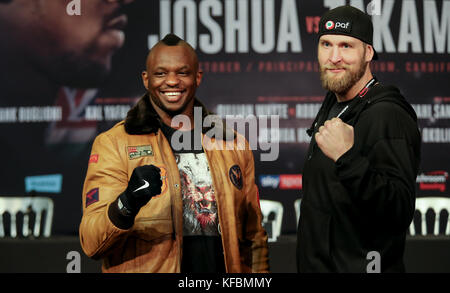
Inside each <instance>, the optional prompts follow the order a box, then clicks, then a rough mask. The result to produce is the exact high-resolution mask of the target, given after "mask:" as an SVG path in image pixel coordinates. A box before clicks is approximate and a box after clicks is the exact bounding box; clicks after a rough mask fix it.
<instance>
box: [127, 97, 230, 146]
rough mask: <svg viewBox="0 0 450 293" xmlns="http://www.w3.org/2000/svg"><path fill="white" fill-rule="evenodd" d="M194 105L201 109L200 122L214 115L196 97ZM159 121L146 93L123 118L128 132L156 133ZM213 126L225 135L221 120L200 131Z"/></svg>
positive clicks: (159, 125) (203, 127) (206, 130)
mask: <svg viewBox="0 0 450 293" xmlns="http://www.w3.org/2000/svg"><path fill="white" fill-rule="evenodd" d="M194 107H200V108H201V109H202V122H203V121H204V119H205V117H206V116H208V115H214V113H212V112H210V111H208V109H206V107H205V106H204V105H203V104H202V103H201V102H200V101H199V100H198V99H197V98H194ZM161 123H162V121H161V119H160V117H159V116H158V114H157V113H156V111H155V109H154V108H153V105H152V104H151V103H150V97H149V96H148V94H145V95H144V96H143V97H141V98H140V99H139V101H138V102H137V104H136V105H135V106H134V107H133V108H131V109H130V111H128V114H127V117H126V118H125V131H126V132H127V133H128V134H149V133H156V132H158V129H159V128H161ZM213 127H220V131H222V132H223V134H224V136H223V137H224V138H226V137H227V136H226V132H225V129H226V126H225V122H223V121H222V125H216V124H215V123H212V126H209V127H205V126H202V133H207V132H208V130H210V129H212V128H213ZM234 138H235V134H234V135H233V139H234Z"/></svg>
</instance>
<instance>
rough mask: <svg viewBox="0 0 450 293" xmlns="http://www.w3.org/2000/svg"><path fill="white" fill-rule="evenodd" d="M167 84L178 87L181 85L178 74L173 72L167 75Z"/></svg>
mask: <svg viewBox="0 0 450 293" xmlns="http://www.w3.org/2000/svg"><path fill="white" fill-rule="evenodd" d="M165 82H166V84H167V85H169V86H176V85H178V84H179V83H180V79H179V78H178V75H177V74H176V73H174V72H171V73H168V74H167V77H166V80H165Z"/></svg>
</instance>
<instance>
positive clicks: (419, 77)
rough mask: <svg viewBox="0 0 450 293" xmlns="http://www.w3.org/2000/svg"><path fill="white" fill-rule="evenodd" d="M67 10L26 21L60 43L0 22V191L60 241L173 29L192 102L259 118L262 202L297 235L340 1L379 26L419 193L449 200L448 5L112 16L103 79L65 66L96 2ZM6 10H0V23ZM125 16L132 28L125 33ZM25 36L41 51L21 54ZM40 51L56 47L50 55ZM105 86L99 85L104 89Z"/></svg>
mask: <svg viewBox="0 0 450 293" xmlns="http://www.w3.org/2000/svg"><path fill="white" fill-rule="evenodd" d="M13 2H14V1H13ZM30 2H33V1H30ZM55 2H56V1H55ZM60 2H64V5H61V6H59V8H54V9H53V10H51V11H50V10H49V11H46V13H41V14H39V12H38V10H35V11H34V10H30V11H31V12H30V14H29V17H40V18H41V19H40V23H46V22H47V21H48V20H50V19H51V21H52V22H51V23H50V22H49V23H50V24H49V26H48V27H47V28H46V29H48V30H49V31H50V30H53V29H55V30H56V29H58V30H59V31H62V29H63V28H64V27H65V26H66V25H67V23H69V22H70V23H71V26H70V27H68V29H67V31H66V32H64V34H63V33H59V34H55V35H57V36H58V37H59V38H60V39H58V38H56V37H55V38H50V37H48V38H47V36H48V34H46V35H39V34H38V33H36V34H33V29H32V28H31V29H30V30H31V31H27V30H28V29H25V30H24V29H23V26H21V25H19V24H18V23H15V22H14V21H9V20H10V19H9V18H8V17H16V18H21V17H27V16H26V15H25V13H23V11H21V10H20V9H18V10H17V15H15V16H14V15H13V16H11V15H10V14H11V13H9V15H6V16H5V14H2V13H0V24H2V26H1V27H0V34H1V35H0V37H1V38H2V44H1V45H0V47H1V51H0V52H2V53H3V54H2V58H3V60H2V61H1V62H0V65H2V66H1V68H0V72H1V79H0V89H1V91H0V97H1V98H0V133H1V136H0V137H1V143H0V148H1V154H2V156H3V157H4V159H5V161H6V164H5V163H3V164H2V168H1V169H2V171H1V177H0V178H1V179H0V180H1V184H0V193H1V195H8V196H13V195H15V196H23V195H26V194H31V195H45V196H51V197H52V198H53V199H54V201H55V216H54V225H53V228H54V229H53V233H54V234H76V233H77V231H78V225H79V223H80V219H81V210H82V206H81V199H82V185H83V181H84V176H85V174H86V169H87V165H88V161H89V154H90V148H91V146H92V142H93V140H94V138H95V136H96V135H97V134H98V133H100V132H102V131H105V130H107V129H109V128H110V127H111V126H113V125H114V124H115V123H117V122H118V121H120V120H121V119H123V118H124V117H125V116H126V113H127V111H128V110H129V108H130V107H131V106H132V105H133V104H134V103H135V102H136V100H137V99H138V98H139V97H140V96H141V95H142V94H144V93H145V89H144V87H143V85H142V81H141V72H142V70H144V69H145V59H146V55H147V53H148V50H149V49H150V48H151V46H153V45H154V44H155V43H156V42H157V41H158V40H159V39H160V38H162V37H164V36H165V35H166V34H167V33H169V32H173V33H175V34H177V35H178V36H180V37H181V38H183V39H185V40H186V41H188V42H189V43H190V44H191V45H192V46H193V47H194V48H195V49H196V51H197V53H198V56H199V61H200V67H201V68H202V70H203V71H204V77H203V81H202V84H201V86H200V88H199V89H198V92H197V97H198V98H199V99H200V100H201V101H202V102H203V103H204V104H205V105H206V106H207V107H208V108H209V109H210V110H212V111H213V112H215V113H217V114H219V115H221V116H222V117H224V118H225V117H226V115H241V116H242V117H243V118H244V119H245V118H249V117H250V118H251V117H253V118H256V121H257V127H256V133H257V135H258V140H257V141H256V143H255V148H254V155H255V170H256V174H255V182H256V183H257V185H258V187H259V192H260V198H261V199H270V200H275V201H279V202H281V203H282V204H283V206H284V218H283V226H282V232H283V233H295V231H296V219H295V212H294V206H293V203H294V200H296V199H297V198H301V196H302V168H303V163H304V159H305V152H306V149H307V147H308V144H309V137H308V136H307V134H306V129H307V128H309V127H310V124H311V123H312V121H313V119H314V117H315V114H316V113H317V111H318V109H319V107H320V104H321V102H322V100H323V97H324V95H325V91H324V90H323V89H322V88H321V85H320V80H319V73H318V64H317V53H316V49H317V31H318V23H319V19H320V16H321V15H322V14H323V13H324V12H326V11H327V10H328V9H330V8H334V7H335V6H338V5H342V4H351V5H353V6H356V7H358V8H360V9H361V10H364V11H366V12H367V13H369V14H371V15H372V19H373V22H374V28H375V31H374V47H375V49H376V51H377V52H378V54H379V60H378V61H373V62H372V70H373V72H374V74H375V75H376V77H377V78H378V79H379V81H381V82H382V83H385V84H393V85H396V86H397V87H398V88H399V89H400V90H401V92H402V93H403V95H404V96H405V97H406V99H407V100H408V101H409V102H410V103H411V104H412V105H413V107H414V109H415V110H416V112H417V115H418V118H419V125H420V130H421V133H422V160H421V161H422V163H421V168H420V172H419V176H418V178H417V185H416V187H417V196H418V197H422V196H450V193H449V191H448V172H449V168H450V155H449V143H450V120H449V119H450V87H449V80H450V79H449V77H450V74H449V73H450V55H449V52H450V1H438V0H436V1H432V0H427V1H412V0H405V1H393V0H384V1H345V0H342V1H339V0H335V1H333V0H323V1H301V0H297V1H296V0H277V1H275V0H201V1H193V0H173V1H171V0H157V1H147V0H146V1H143V0H141V1H134V2H133V3H131V4H130V5H128V6H126V7H123V8H121V9H120V11H115V12H111V15H113V16H114V17H116V18H114V17H113V16H110V17H109V16H108V18H107V22H106V23H107V24H108V25H110V26H112V27H115V28H120V29H124V34H125V43H124V44H123V45H122V44H120V45H118V46H116V47H114V50H110V51H106V50H97V51H98V54H104V55H105V56H106V57H105V60H106V61H105V62H104V63H106V65H105V68H106V69H104V70H102V69H101V68H100V69H98V66H97V67H96V66H92V67H89V64H90V63H89V62H88V61H86V60H84V59H82V58H75V57H70V56H77V54H76V52H75V53H74V52H73V51H74V50H75V49H76V48H77V47H76V46H74V45H70V44H72V43H71V42H76V41H81V40H82V39H83V36H86V35H88V34H89V33H90V32H91V31H93V30H95V27H94V26H93V25H92V22H90V21H91V20H90V19H91V17H94V16H95V15H94V14H95V13H100V11H98V10H95V11H93V10H90V5H91V4H90V3H93V2H96V0H95V1H87V0H85V1H81V5H80V7H79V8H80V11H79V12H80V13H79V14H80V15H76V14H74V15H69V14H68V12H67V11H66V6H65V5H67V3H69V1H60ZM88 2H89V3H88ZM5 5H8V4H4V3H2V4H0V12H1V9H5ZM61 8H63V9H61ZM36 9H37V8H36ZM58 9H59V10H58ZM122 13H123V14H125V15H127V17H128V23H127V25H126V27H125V26H124V25H125V21H124V18H123V17H121V16H120V15H121V14H122ZM30 15H31V16H30ZM1 17H4V18H5V19H6V20H5V19H3V20H2V19H1ZM99 17H100V16H99ZM58 21H59V22H60V23H58ZM83 22H89V28H90V29H89V28H88V29H87V30H86V31H81V29H82V28H83V27H85V25H84V24H83ZM5 23H8V24H9V25H8V26H5V25H3V24H5ZM11 23H12V24H11ZM14 30H17V32H16V31H14ZM65 37H67V39H68V40H66V39H65ZM98 38H99V39H100V38H102V36H99V37H98ZM27 39H30V40H32V42H33V44H35V45H36V48H35V49H33V50H31V49H30V50H28V49H27V48H28V47H29V46H27ZM59 40H61V42H62V43H64V42H66V43H64V44H69V45H67V46H66V47H67V48H70V49H68V51H70V52H71V54H72V55H70V54H61V56H62V57H61V58H60V57H59V55H58V54H57V53H56V49H59V48H65V46H64V45H59V43H58V42H59ZM63 40H64V41H63ZM44 42H49V43H50V45H48V48H47V47H46V46H45V44H43V43H44ZM80 50H81V51H82V52H83V54H84V53H85V55H84V56H87V54H88V53H91V52H93V51H94V50H93V49H92V46H91V47H88V48H85V49H80ZM30 56H31V57H30ZM68 56H69V57H68ZM98 58H100V57H98ZM108 58H112V59H111V64H107V63H108V62H107V61H108ZM91 59H93V57H92V58H91ZM91 59H89V60H91ZM35 60H37V61H35ZM99 60H100V59H99ZM28 61H29V62H28ZM46 65H49V66H48V69H47V67H46ZM59 65H61V66H59ZM72 71H73V74H71V73H72ZM75 73H78V74H75ZM66 76H68V77H67V78H65V77H66ZM97 76H101V77H102V78H98V81H96V79H97ZM44 85H46V86H45V87H44ZM267 115H278V117H279V130H280V131H279V137H278V140H279V148H278V149H276V144H274V142H276V141H277V140H276V138H275V140H274V138H273V137H272V138H271V137H270V133H271V132H270V129H269V127H268V125H267V124H265V123H263V122H264V119H265V117H267ZM269 121H270V120H269ZM270 125H272V126H273V125H274V124H270ZM249 128H250V127H247V131H246V133H245V136H246V137H247V138H250V137H251V135H250V136H249V131H248V130H249ZM250 132H251V133H252V134H255V131H254V130H253V131H250ZM267 141H269V142H270V144H269V148H268V146H267V144H264V142H267ZM269 152H272V154H276V159H275V160H270V161H267V160H266V161H265V160H263V159H262V158H263V156H262V154H264V153H269ZM218 188H220V187H218ZM83 196H84V195H83Z"/></svg>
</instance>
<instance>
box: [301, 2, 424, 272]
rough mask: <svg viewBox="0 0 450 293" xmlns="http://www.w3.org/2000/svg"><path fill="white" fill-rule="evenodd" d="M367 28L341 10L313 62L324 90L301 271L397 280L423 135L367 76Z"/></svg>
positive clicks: (400, 103)
mask: <svg viewBox="0 0 450 293" xmlns="http://www.w3.org/2000/svg"><path fill="white" fill-rule="evenodd" d="M372 37H373V25H372V21H371V19H370V17H369V16H368V15H367V14H365V13H363V12H362V11H360V10H358V9H356V8H354V7H351V6H341V7H338V8H335V9H332V10H330V11H328V12H326V13H325V14H324V15H323V16H322V18H321V20H320V23H319V43H318V61H319V66H320V79H321V81H322V86H323V87H324V88H325V89H326V90H328V93H327V95H326V97H325V100H324V102H323V104H322V107H321V108H320V110H319V112H318V114H317V117H316V119H315V120H314V122H313V125H312V126H311V128H310V129H309V130H308V134H309V135H310V136H312V139H311V143H310V146H309V150H308V152H307V158H306V160H305V162H306V163H305V165H304V168H303V192H304V193H303V195H302V202H301V212H300V219H299V225H298V239H297V266H298V270H299V271H300V272H366V271H377V272H403V271H404V263H403V252H404V247H405V238H406V231H407V229H408V227H409V225H410V223H411V221H412V219H413V215H414V208H415V179H416V176H417V172H418V168H419V163H420V141H421V138H420V133H419V129H418V126H417V117H416V114H415V112H414V110H413V108H412V107H411V105H410V104H409V103H408V102H407V101H406V100H405V98H404V97H403V96H402V95H401V94H400V91H399V90H398V89H397V88H396V87H394V86H386V85H383V84H382V83H381V82H379V81H377V79H376V78H375V77H374V76H373V75H372V73H371V70H370V62H371V61H372V59H377V58H378V56H377V53H376V52H375V50H374V48H373V46H372Z"/></svg>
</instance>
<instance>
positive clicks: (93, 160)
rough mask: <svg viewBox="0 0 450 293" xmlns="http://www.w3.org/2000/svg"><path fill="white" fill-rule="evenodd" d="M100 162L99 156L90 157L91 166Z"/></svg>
mask: <svg viewBox="0 0 450 293" xmlns="http://www.w3.org/2000/svg"><path fill="white" fill-rule="evenodd" d="M97 162H98V155H97V154H96V155H91V156H90V157H89V164H90V163H97Z"/></svg>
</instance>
